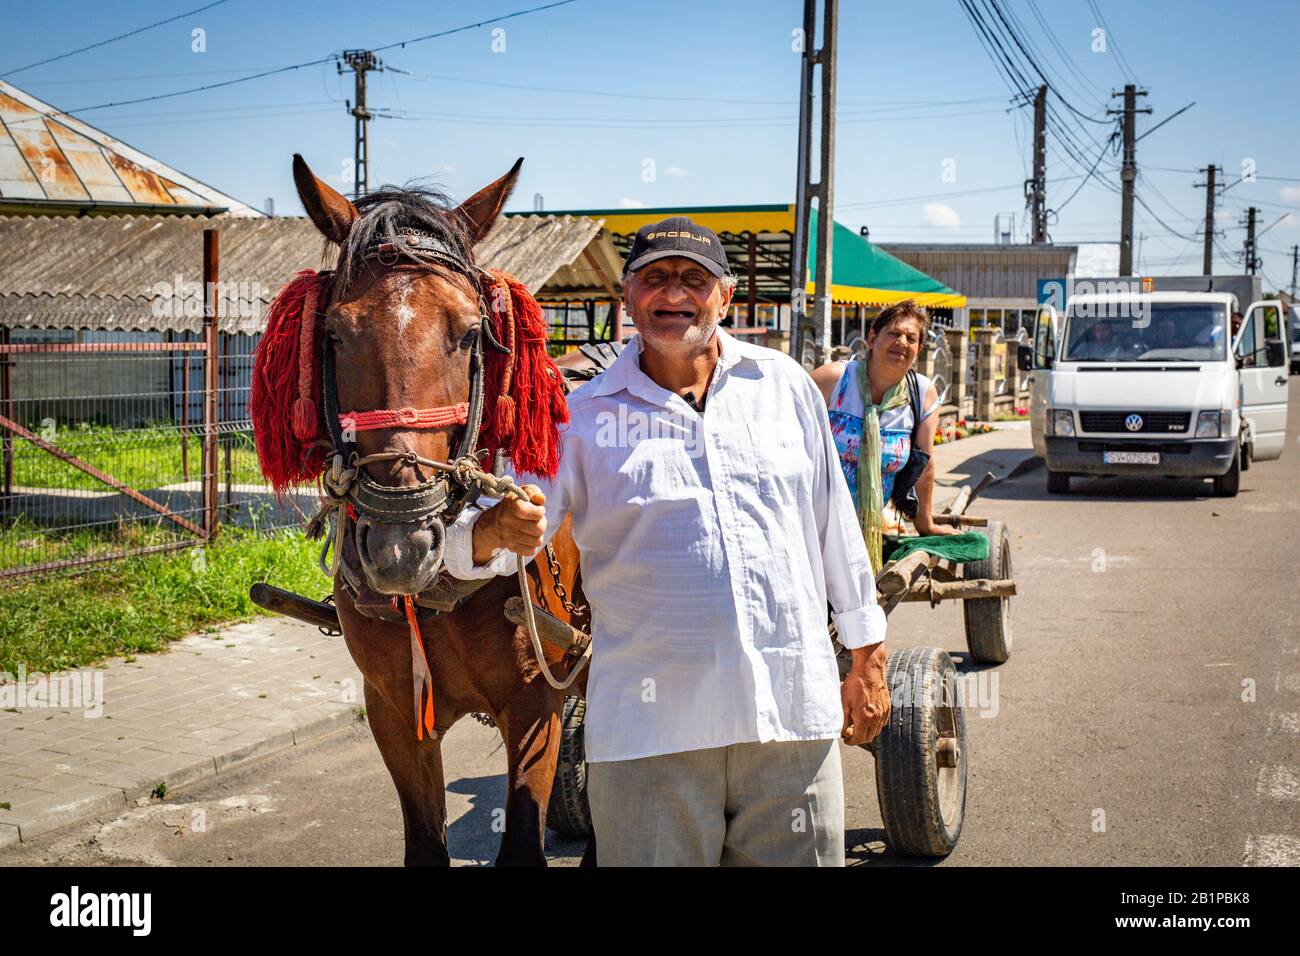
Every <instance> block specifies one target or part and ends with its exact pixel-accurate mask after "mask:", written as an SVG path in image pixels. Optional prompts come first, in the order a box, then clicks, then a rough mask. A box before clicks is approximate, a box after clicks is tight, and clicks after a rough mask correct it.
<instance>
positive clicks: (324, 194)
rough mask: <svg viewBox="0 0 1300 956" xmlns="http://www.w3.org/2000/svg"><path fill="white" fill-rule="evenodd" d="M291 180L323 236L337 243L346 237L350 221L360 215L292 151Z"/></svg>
mask: <svg viewBox="0 0 1300 956" xmlns="http://www.w3.org/2000/svg"><path fill="white" fill-rule="evenodd" d="M293 181H294V184H295V185H296V186H297V187H298V198H299V199H301V200H302V205H303V208H304V209H306V210H307V215H308V216H309V217H310V218H311V221H312V222H314V223H315V224H316V228H317V229H319V230H320V231H321V232H322V233H323V234H324V235H325V238H327V239H329V240H330V241H332V242H336V243H338V244H339V245H343V241H344V240H345V239H347V237H348V232H349V230H351V229H352V224H353V223H354V222H356V221H357V219H359V218H360V217H361V213H359V212H357V207H356V206H354V205H352V203H351V201H350V200H349V199H348V197H347V196H344V195H343V194H342V193H340V192H338V191H337V190H334V189H331V188H330V187H329V186H327V185H326V184H325V183H323V182H321V181H320V180H319V179H317V178H316V176H315V175H314V174H313V173H312V171H311V170H310V169H309V168H308V166H307V161H306V160H304V159H303V158H302V157H301V156H300V155H298V154H297V153H294V154H293Z"/></svg>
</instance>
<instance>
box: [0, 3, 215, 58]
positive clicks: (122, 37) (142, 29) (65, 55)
mask: <svg viewBox="0 0 1300 956" xmlns="http://www.w3.org/2000/svg"><path fill="white" fill-rule="evenodd" d="M225 2H226V0H215V2H213V3H209V4H208V5H207V6H203V7H198V8H196V9H194V10H189V11H186V12H185V13H178V14H176V16H174V17H168V18H167V19H166V20H159V21H158V22H157V23H150V24H149V25H148V26H143V27H138V28H136V29H134V30H131V31H129V32H127V33H119V34H118V35H117V36H115V37H109V38H108V39H107V40H100V41H98V42H97V43H92V44H90V45H89V46H83V47H78V48H77V49H75V50H69V51H68V52H67V53H60V54H59V55H58V56H50V57H46V58H45V59H44V60H37V61H36V62H35V63H28V64H27V65H26V66H20V67H18V69H16V70H8V71H6V72H5V73H4V74H3V75H4V76H13V75H14V74H15V73H22V72H23V71H24V70H32V69H35V68H36V67H38V66H44V65H45V64H46V63H54V62H55V61H56V60H66V59H67V58H68V57H70V56H76V55H77V54H78V53H85V52H86V51H87V50H94V49H96V48H97V47H101V46H107V45H108V44H110V43H116V42H117V41H118V40H125V39H126V38H127V37H133V36H135V35H136V34H138V33H144V32H145V31H146V30H152V29H153V28H154V27H160V26H162V25H163V24H164V23H171V22H173V21H175V20H181V19H184V18H185V17H189V16H193V15H194V14H196V13H202V12H203V11H204V10H211V9H212V8H213V7H219V6H221V5H222V4H223V3H225Z"/></svg>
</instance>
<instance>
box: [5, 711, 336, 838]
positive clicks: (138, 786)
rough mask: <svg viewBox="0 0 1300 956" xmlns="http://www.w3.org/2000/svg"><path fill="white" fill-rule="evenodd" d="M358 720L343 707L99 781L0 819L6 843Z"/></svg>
mask: <svg viewBox="0 0 1300 956" xmlns="http://www.w3.org/2000/svg"><path fill="white" fill-rule="evenodd" d="M356 722H357V715H356V710H355V708H349V709H347V710H340V711H339V712H338V713H337V714H331V715H328V716H326V717H318V718H315V719H313V720H310V721H308V722H306V723H304V724H302V725H301V726H294V727H289V728H285V729H281V730H276V731H275V732H273V733H272V734H270V735H269V736H266V737H262V738H260V739H258V740H245V741H242V742H240V744H239V745H237V746H235V747H232V748H230V749H229V750H225V751H222V752H220V753H213V754H212V755H211V756H204V757H201V758H199V759H197V760H191V761H183V762H182V761H177V763H176V765H175V766H174V767H173V768H165V769H161V770H155V771H153V772H151V773H149V774H147V775H145V776H140V777H137V778H136V779H135V780H134V781H133V782H131V783H129V784H127V785H125V786H123V785H118V784H107V783H103V784H93V786H98V787H102V788H103V791H104V792H103V793H102V794H94V795H89V796H85V797H82V798H80V799H75V800H72V801H69V802H66V803H61V804H59V805H58V806H57V807H54V808H41V809H39V810H36V811H35V812H34V813H33V815H32V816H31V817H30V818H28V819H26V820H24V819H23V818H22V817H21V816H20V817H19V819H18V820H17V821H16V822H10V821H0V849H6V848H8V847H12V846H17V845H20V844H23V843H30V842H31V841H32V840H35V839H36V838H38V837H42V836H46V835H47V834H50V833H54V832H56V831H58V830H63V829H66V828H67V827H72V826H76V825H78V824H81V823H85V822H87V821H88V820H93V819H95V818H97V817H100V816H103V815H105V814H108V813H113V812H116V811H120V810H125V809H127V808H129V807H130V806H131V805H132V804H133V803H134V802H135V801H136V800H138V799H139V798H141V797H143V796H147V795H149V794H151V793H152V792H153V791H154V789H155V788H156V787H157V786H158V784H159V783H163V784H166V786H167V792H168V794H169V795H171V794H173V793H177V792H181V791H183V790H184V789H185V788H187V787H190V786H192V785H193V784H196V783H201V782H203V781H206V780H210V779H212V778H214V777H219V776H222V775H224V774H227V773H230V772H232V771H236V770H242V769H243V768H245V767H247V766H248V765H250V764H253V763H257V762H258V761H260V760H263V759H265V758H266V757H271V756H274V755H276V754H279V753H283V752H285V751H287V750H290V749H292V748H293V747H297V746H302V745H304V744H307V743H311V742H314V741H316V740H319V739H320V738H322V737H326V736H329V735H330V734H333V733H336V732H338V731H340V730H344V729H346V728H348V727H350V726H352V725H353V724H354V723H356Z"/></svg>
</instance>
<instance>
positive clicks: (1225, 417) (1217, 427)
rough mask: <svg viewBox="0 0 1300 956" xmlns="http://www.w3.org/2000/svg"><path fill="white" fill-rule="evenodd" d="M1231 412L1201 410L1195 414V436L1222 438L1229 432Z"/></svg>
mask: <svg viewBox="0 0 1300 956" xmlns="http://www.w3.org/2000/svg"><path fill="white" fill-rule="evenodd" d="M1231 429H1232V412H1231V411H1227V412H1201V414H1199V415H1198V416H1196V437H1197V438H1222V437H1223V436H1224V435H1227V434H1229V433H1230V432H1231Z"/></svg>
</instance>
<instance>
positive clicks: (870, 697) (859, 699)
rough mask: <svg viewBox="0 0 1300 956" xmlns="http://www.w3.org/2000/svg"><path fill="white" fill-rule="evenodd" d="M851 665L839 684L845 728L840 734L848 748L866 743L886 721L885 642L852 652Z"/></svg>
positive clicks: (887, 687)
mask: <svg viewBox="0 0 1300 956" xmlns="http://www.w3.org/2000/svg"><path fill="white" fill-rule="evenodd" d="M852 653H853V666H852V668H851V669H850V670H849V676H848V677H846V678H844V683H843V684H842V685H840V703H841V704H842V705H843V706H844V729H843V730H841V731H840V736H841V737H842V738H843V739H844V742H845V743H846V744H848V745H849V746H851V747H856V746H858V745H860V744H869V743H871V742H872V741H873V740H875V739H876V737H877V736H879V735H880V731H881V730H883V729H884V726H885V723H886V722H887V721H888V720H889V683H888V681H887V680H886V679H885V660H886V653H885V645H884V643H883V642H881V643H879V644H868V645H867V646H866V647H859V648H857V649H855V650H854V651H853V652H852Z"/></svg>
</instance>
